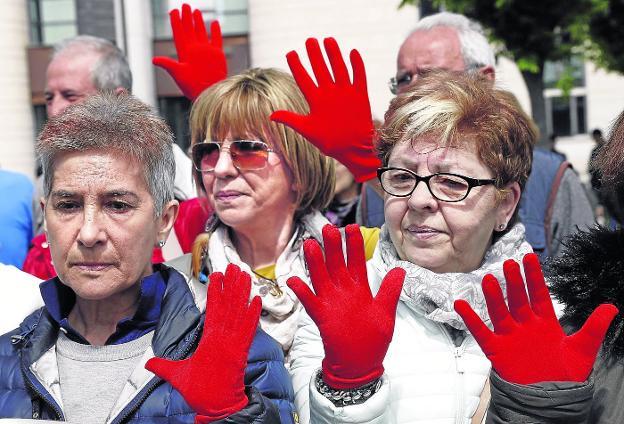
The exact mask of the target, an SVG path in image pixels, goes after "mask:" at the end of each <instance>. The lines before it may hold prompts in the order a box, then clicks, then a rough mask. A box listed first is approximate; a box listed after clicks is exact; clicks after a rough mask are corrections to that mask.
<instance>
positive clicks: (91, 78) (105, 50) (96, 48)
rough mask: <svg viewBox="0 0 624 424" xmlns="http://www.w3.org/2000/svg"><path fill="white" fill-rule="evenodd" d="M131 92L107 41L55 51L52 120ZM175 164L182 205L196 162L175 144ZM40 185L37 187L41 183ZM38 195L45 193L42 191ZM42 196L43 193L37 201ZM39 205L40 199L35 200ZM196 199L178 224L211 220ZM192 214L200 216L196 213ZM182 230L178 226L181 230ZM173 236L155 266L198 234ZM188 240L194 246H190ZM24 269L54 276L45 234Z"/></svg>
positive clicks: (190, 193)
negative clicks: (92, 101) (96, 98)
mask: <svg viewBox="0 0 624 424" xmlns="http://www.w3.org/2000/svg"><path fill="white" fill-rule="evenodd" d="M131 91H132V72H131V71H130V66H129V65H128V62H127V61H126V58H125V56H124V54H123V52H122V51H121V50H119V48H117V46H115V45H114V44H113V43H111V42H110V41H108V40H105V39H103V38H98V37H94V36H90V35H79V36H76V37H72V38H68V39H66V40H63V41H61V42H60V43H58V44H57V45H55V46H54V52H53V55H52V60H51V62H50V64H49V65H48V69H47V71H46V88H45V99H46V108H47V113H48V117H49V118H52V117H55V116H57V115H59V114H60V113H62V112H63V111H64V110H65V109H66V108H67V107H68V106H70V105H71V104H73V103H80V102H82V101H84V100H85V99H87V98H88V97H89V96H91V95H94V94H97V93H100V92H115V93H121V92H127V93H131ZM172 148H173V154H174V157H175V163H176V175H175V182H174V195H175V198H176V199H177V200H179V201H185V200H189V199H191V198H195V197H196V193H195V188H194V185H193V176H192V163H191V160H190V159H189V158H188V156H187V155H186V154H185V153H184V152H183V151H182V149H180V147H179V146H178V145H177V144H175V143H174V144H173V147H172ZM38 185H39V184H38ZM38 191H41V190H40V188H39V189H38ZM37 197H38V198H39V197H40V194H39V195H38V196H37ZM37 200H38V199H37ZM196 205H197V199H193V200H192V201H190V202H182V206H181V208H182V211H183V212H181V214H180V217H179V218H178V221H180V223H181V221H182V220H185V219H186V218H187V217H189V219H194V218H195V216H196V215H197V216H199V215H201V218H203V217H205V216H207V215H208V212H207V211H204V210H202V209H201V208H198V207H195V206H196ZM194 211H200V212H201V213H200V214H199V215H198V214H194V215H192V216H191V214H192V213H194ZM41 226H42V219H41V216H40V214H39V215H38V217H37V231H36V234H37V233H39V232H40V231H41ZM183 227H184V226H183V225H182V224H180V228H183ZM177 231H178V227H177V226H176V231H174V232H171V234H170V237H169V239H168V240H167V243H166V244H165V245H164V246H163V248H162V249H156V250H155V251H154V261H155V262H162V261H164V260H170V259H173V258H176V257H178V256H180V255H182V254H183V253H184V252H186V251H188V250H189V247H188V246H187V245H188V244H189V243H192V241H193V239H194V234H183V235H178V234H177ZM189 240H190V241H189ZM31 246H32V248H31V250H30V252H29V253H28V256H27V258H26V261H25V262H24V266H23V269H24V270H25V271H27V272H29V273H31V274H33V275H36V276H38V277H39V278H42V279H48V278H52V277H54V276H55V275H56V272H55V271H54V268H53V266H52V263H51V258H50V254H49V249H48V242H47V240H46V237H45V235H44V234H38V235H37V236H36V237H35V238H34V239H33V240H32V242H31Z"/></svg>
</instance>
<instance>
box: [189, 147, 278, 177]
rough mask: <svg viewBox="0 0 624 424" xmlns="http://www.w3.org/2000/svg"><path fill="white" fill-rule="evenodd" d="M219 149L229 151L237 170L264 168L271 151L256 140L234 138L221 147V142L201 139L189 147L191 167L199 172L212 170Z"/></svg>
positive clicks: (216, 160)
mask: <svg viewBox="0 0 624 424" xmlns="http://www.w3.org/2000/svg"><path fill="white" fill-rule="evenodd" d="M221 150H226V151H229V152H230V157H231V158H232V163H233V164H234V166H235V167H236V169H238V170H239V171H252V170H255V169H262V168H264V167H265V166H266V164H267V162H268V160H269V152H272V151H273V150H271V149H270V148H269V146H268V144H266V143H265V142H263V141H258V140H235V141H232V143H231V144H230V145H229V146H227V147H223V142H216V141H203V142H201V143H197V144H195V145H193V147H192V148H191V158H192V160H193V167H194V168H195V169H196V170H197V171H199V172H212V171H213V170H214V169H215V166H217V162H218V161H219V155H220V153H221Z"/></svg>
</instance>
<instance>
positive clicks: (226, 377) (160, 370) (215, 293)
mask: <svg viewBox="0 0 624 424" xmlns="http://www.w3.org/2000/svg"><path fill="white" fill-rule="evenodd" d="M250 281H251V280H250V278H249V275H248V274H247V273H245V272H243V271H241V270H240V268H238V267H237V266H236V265H232V264H230V265H228V267H227V269H226V270H225V276H224V275H223V274H221V273H220V272H215V273H213V274H211V275H210V284H209V286H208V299H207V300H206V321H205V322H204V331H203V334H202V338H201V340H200V342H199V346H198V347H197V350H196V351H195V353H193V355H192V356H191V357H190V358H187V359H184V360H182V361H170V360H168V359H162V358H152V359H150V360H149V361H147V363H146V364H145V368H146V369H148V370H149V371H151V372H153V373H154V374H156V375H157V376H159V377H160V378H162V379H163V380H167V381H168V382H169V383H171V385H172V386H173V387H174V388H175V389H176V390H177V391H178V392H180V394H182V396H184V399H185V400H186V402H187V403H188V404H189V405H190V406H191V408H193V409H194V410H195V412H197V415H198V417H197V419H196V422H210V421H216V420H219V419H223V418H225V417H227V416H229V415H231V414H233V413H234V412H237V411H239V410H241V409H242V408H243V407H244V406H245V405H247V403H248V399H247V396H246V395H245V383H244V378H245V367H246V366H247V355H248V353H249V347H250V346H251V342H252V340H253V338H254V335H255V333H256V327H257V326H258V320H259V319H260V310H261V308H262V303H261V301H260V298H259V297H257V296H256V297H254V298H253V300H252V301H251V303H250V304H249V305H248V300H249V292H250V288H251V282H250Z"/></svg>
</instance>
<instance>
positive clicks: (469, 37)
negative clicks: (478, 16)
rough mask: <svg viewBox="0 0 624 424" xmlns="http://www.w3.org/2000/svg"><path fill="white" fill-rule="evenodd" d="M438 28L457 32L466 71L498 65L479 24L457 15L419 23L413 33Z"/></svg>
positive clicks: (430, 17)
mask: <svg viewBox="0 0 624 424" xmlns="http://www.w3.org/2000/svg"><path fill="white" fill-rule="evenodd" d="M436 27H449V28H453V29H455V31H457V37H458V38H459V45H460V46H461V52H462V56H463V59H464V64H465V66H466V70H471V69H478V68H481V67H483V66H495V65H496V59H495V58H494V51H493V49H492V47H491V46H490V44H489V43H488V40H487V38H486V37H485V34H484V32H483V27H482V26H481V25H480V24H479V23H478V22H475V21H473V20H470V19H468V18H467V17H465V16H464V15H459V14H457V13H450V12H440V13H436V14H434V15H430V16H427V17H425V18H423V19H421V20H420V21H418V23H417V24H416V27H415V28H414V29H413V30H412V33H414V32H416V31H428V30H431V29H433V28H436Z"/></svg>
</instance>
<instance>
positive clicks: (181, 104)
mask: <svg viewBox="0 0 624 424" xmlns="http://www.w3.org/2000/svg"><path fill="white" fill-rule="evenodd" d="M158 110H159V111H160V115H161V116H162V117H163V118H164V119H165V120H166V121H167V124H169V127H170V128H171V131H172V132H173V135H174V136H175V142H176V144H177V145H178V146H180V148H181V149H182V150H183V151H184V152H186V151H188V148H189V147H190V145H191V135H190V133H189V113H190V111H191V101H190V100H188V99H187V98H186V97H160V98H158Z"/></svg>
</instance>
